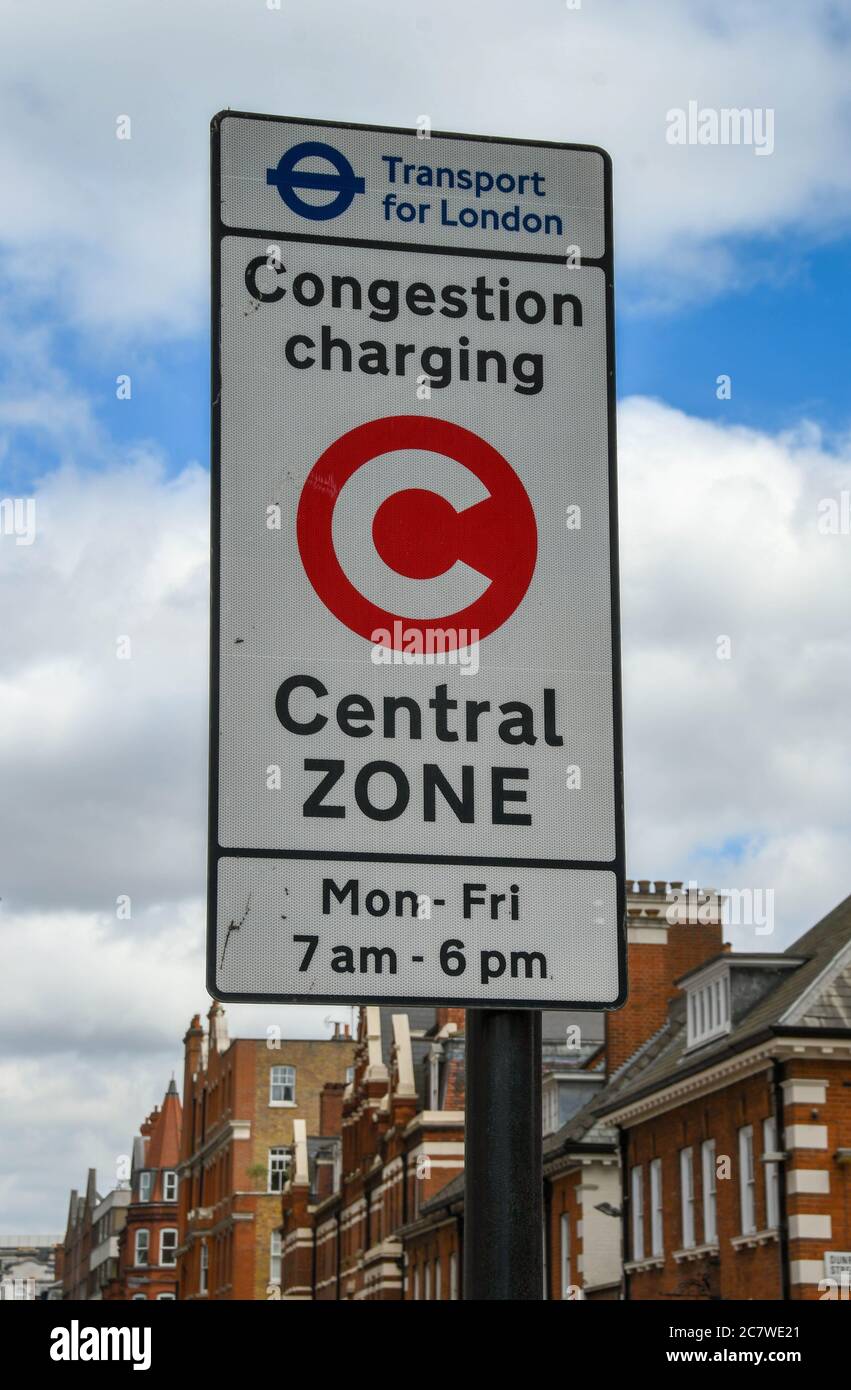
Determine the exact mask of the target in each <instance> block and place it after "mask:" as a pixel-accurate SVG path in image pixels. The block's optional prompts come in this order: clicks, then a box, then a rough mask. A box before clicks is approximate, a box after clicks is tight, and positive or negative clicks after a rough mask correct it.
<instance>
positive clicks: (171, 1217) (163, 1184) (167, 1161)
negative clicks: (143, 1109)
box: [103, 1080, 181, 1302]
mask: <svg viewBox="0 0 851 1390" xmlns="http://www.w3.org/2000/svg"><path fill="white" fill-rule="evenodd" d="M180 1131H181V1105H180V1097H179V1095H178V1093H177V1087H176V1085H175V1083H174V1080H172V1081H171V1083H170V1084H169V1087H168V1089H167V1091H166V1093H165V1096H164V1097H163V1103H162V1107H160V1106H156V1107H155V1108H154V1110H153V1111H152V1112H151V1114H150V1115H149V1116H148V1118H147V1119H146V1120H145V1122H144V1124H142V1125H141V1126H140V1128H139V1134H138V1135H137V1137H136V1138H135V1139H134V1141H133V1158H132V1168H131V1174H130V1191H129V1194H128V1196H129V1200H128V1201H127V1204H126V1208H125V1220H124V1225H123V1229H122V1231H121V1234H120V1236H119V1237H118V1260H117V1268H116V1271H115V1277H114V1278H113V1279H112V1280H111V1281H110V1282H109V1283H108V1285H107V1286H106V1288H105V1289H104V1295H103V1296H104V1298H107V1299H120V1300H123V1301H125V1302H126V1301H128V1300H129V1301H144V1300H147V1299H159V1300H166V1299H169V1300H170V1299H175V1298H176V1297H177V1240H178V1227H177V1205H178V1192H177V1188H178V1178H177V1165H178V1162H179V1159H180Z"/></svg>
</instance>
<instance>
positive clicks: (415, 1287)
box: [413, 1264, 420, 1303]
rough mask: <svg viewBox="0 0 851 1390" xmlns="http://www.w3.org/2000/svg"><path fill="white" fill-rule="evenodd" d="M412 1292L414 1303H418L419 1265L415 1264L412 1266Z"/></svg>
mask: <svg viewBox="0 0 851 1390" xmlns="http://www.w3.org/2000/svg"><path fill="white" fill-rule="evenodd" d="M413 1292H414V1302H415V1303H419V1301H420V1267H419V1264H415V1265H414V1290H413Z"/></svg>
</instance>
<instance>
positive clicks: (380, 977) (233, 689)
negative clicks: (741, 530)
mask: <svg viewBox="0 0 851 1390" xmlns="http://www.w3.org/2000/svg"><path fill="white" fill-rule="evenodd" d="M425 134H427V133H426V132H422V131H421V132H419V133H418V132H417V131H408V130H395V129H378V128H375V127H365V126H338V125H332V124H328V123H323V122H318V121H311V122H307V121H299V120H288V119H282V118H281V119H279V118H270V117H264V116H254V115H246V114H242V113H237V112H230V111H226V112H223V113H221V114H220V115H218V116H217V117H215V119H214V121H213V128H212V213H213V231H212V280H213V306H212V307H213V462H212V479H213V482H212V494H213V516H212V537H213V577H212V585H213V598H212V672H211V686H212V691H211V705H212V710H211V716H212V733H211V789H210V867H209V903H210V908H209V914H210V915H209V943H208V986H209V988H210V990H211V992H212V993H214V994H216V995H217V996H218V997H219V998H222V999H225V1000H252V999H255V1000H265V999H270V1000H279V1001H288V1002H310V1001H325V1000H330V1001H342V1000H351V1001H353V1002H364V1001H380V1002H388V1003H390V1002H393V1003H409V1002H415V1001H417V1000H423V1001H429V1002H447V1003H459V1004H468V1005H476V1004H478V1005H500V1006H505V1005H518V1006H522V1005H525V1006H527V1007H537V1008H542V1007H543V1008H555V1007H567V1006H574V1007H580V1008H598V1007H601V1008H607V1007H612V1006H614V1005H617V1004H618V1003H620V1002H622V1000H623V997H624V994H625V974H624V961H625V924H624V918H625V904H624V848H623V800H622V764H621V741H620V739H621V735H620V669H619V628H618V607H617V532H616V522H615V501H616V499H615V452H614V370H613V363H614V347H613V341H612V319H613V310H612V246H611V175H610V166H609V161H608V157H607V156H606V155H605V154H604V153H603V152H602V151H601V150H598V149H595V148H592V147H587V146H572V145H555V144H531V143H528V142H523V141H512V140H491V139H486V138H484V137H474V136H459V135H446V134H437V133H431V134H429V135H428V138H423V136H424V135H425Z"/></svg>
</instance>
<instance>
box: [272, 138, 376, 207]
mask: <svg viewBox="0 0 851 1390" xmlns="http://www.w3.org/2000/svg"><path fill="white" fill-rule="evenodd" d="M303 159H324V160H326V161H327V162H328V163H329V164H330V165H331V166H332V167H333V169H334V173H333V174H314V173H312V172H309V171H308V170H306V169H299V168H298V165H299V164H300V163H301V161H302V160H303ZM266 182H267V183H270V184H272V186H273V187H274V188H277V190H278V192H279V193H280V195H281V197H282V198H283V200H284V202H285V203H286V205H287V207H288V208H289V209H290V211H291V212H295V213H298V215H299V217H308V218H310V220H311V222H326V221H327V220H328V218H329V217H339V216H340V213H341V212H345V211H346V209H347V208H348V207H350V206H351V203H352V200H353V198H354V196H355V194H356V193H363V190H364V181H363V179H359V178H358V177H357V176H356V174H355V171H354V169H353V168H352V166H351V164H350V163H349V161H348V160H347V159H346V157H345V155H342V154H340V151H339V150H335V149H334V148H333V146H332V145H323V144H321V143H320V142H319V141H317V140H305V141H304V143H303V144H301V145H293V147H292V149H291V150H287V152H286V154H283V155H281V158H280V159H279V160H278V163H277V165H276V167H275V168H274V169H267V170H266ZM297 188H319V189H324V190H327V191H328V192H330V193H335V194H336V197H334V198H332V199H331V201H330V203H319V204H317V203H306V202H305V201H304V199H303V198H300V197H299V195H298V193H297V192H296V189H297Z"/></svg>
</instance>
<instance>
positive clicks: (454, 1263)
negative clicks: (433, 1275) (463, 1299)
mask: <svg viewBox="0 0 851 1390" xmlns="http://www.w3.org/2000/svg"><path fill="white" fill-rule="evenodd" d="M449 1297H450V1298H451V1299H453V1300H454V1299H457V1297H458V1256H457V1255H456V1254H455V1251H454V1250H453V1251H452V1254H451V1255H450V1256H449Z"/></svg>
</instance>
